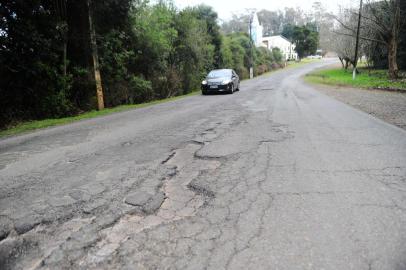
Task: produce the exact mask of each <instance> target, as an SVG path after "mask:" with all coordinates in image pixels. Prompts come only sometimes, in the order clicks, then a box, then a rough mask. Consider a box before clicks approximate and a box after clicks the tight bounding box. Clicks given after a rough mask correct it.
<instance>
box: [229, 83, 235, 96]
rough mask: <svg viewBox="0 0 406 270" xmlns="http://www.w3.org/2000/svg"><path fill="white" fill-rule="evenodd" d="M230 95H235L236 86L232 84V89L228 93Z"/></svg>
mask: <svg viewBox="0 0 406 270" xmlns="http://www.w3.org/2000/svg"><path fill="white" fill-rule="evenodd" d="M228 93H229V94H233V93H234V84H231V89H230V91H229V92H228Z"/></svg>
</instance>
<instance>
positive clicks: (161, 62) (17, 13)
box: [0, 0, 282, 128]
mask: <svg viewBox="0 0 406 270" xmlns="http://www.w3.org/2000/svg"><path fill="white" fill-rule="evenodd" d="M0 16H1V18H2V19H1V20H0V96H1V99H0V128H4V127H7V126H10V125H13V124H14V123H16V122H20V121H25V120H34V119H43V118H60V117H64V116H68V115H77V114H79V113H81V112H83V111H90V110H93V109H94V108H96V102H97V100H96V84H95V78H96V77H97V76H95V72H94V70H95V69H97V67H98V66H99V67H100V73H101V82H102V86H103V91H104V103H105V105H106V106H107V107H113V106H117V105H121V104H134V103H142V102H147V101H151V100H155V99H161V98H166V97H172V96H177V95H181V94H187V93H189V92H191V91H192V90H195V89H198V87H199V83H200V81H201V79H202V78H203V76H204V75H205V74H206V72H207V71H208V70H210V69H213V68H220V67H221V68H226V67H227V68H234V69H235V70H236V71H237V73H239V75H240V76H241V77H242V78H247V76H248V67H249V66H250V64H251V59H253V61H254V62H253V64H254V70H255V74H256V75H259V74H262V73H264V72H266V71H269V70H270V69H272V68H277V67H278V66H279V63H280V62H281V61H282V55H281V53H280V52H279V51H278V50H274V51H272V52H271V51H269V50H267V49H264V48H260V49H258V48H252V47H251V46H250V39H249V37H248V36H247V34H246V33H233V34H230V35H223V34H221V33H220V27H219V25H218V23H217V14H216V13H215V12H214V11H213V10H212V8H211V7H208V6H204V5H200V6H196V7H193V8H186V9H184V10H178V9H177V8H175V7H174V6H173V4H172V3H171V2H167V1H159V2H158V3H157V4H154V5H152V4H150V3H148V2H147V1H145V0H121V1H117V0H104V1H90V0H88V1H73V0H71V1H69V0H32V1H21V0H8V1H0ZM92 27H94V29H95V31H94V33H95V40H96V44H97V47H96V48H97V54H95V53H96V52H95V50H93V49H94V47H92V38H91V37H92V33H93V31H92ZM94 56H96V57H94ZM97 62H98V63H99V65H97ZM95 63H96V64H95Z"/></svg>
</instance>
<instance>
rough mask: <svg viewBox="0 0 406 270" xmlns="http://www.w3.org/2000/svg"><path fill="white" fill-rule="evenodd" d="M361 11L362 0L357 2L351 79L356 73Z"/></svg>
mask: <svg viewBox="0 0 406 270" xmlns="http://www.w3.org/2000/svg"><path fill="white" fill-rule="evenodd" d="M361 13H362V0H360V3H359V14H358V26H357V37H356V40H355V55H354V62H353V65H354V69H353V70H352V79H353V80H355V77H356V75H357V63H358V47H359V34H360V29H361V16H362V15H361Z"/></svg>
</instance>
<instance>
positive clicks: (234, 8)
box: [173, 0, 359, 20]
mask: <svg viewBox="0 0 406 270" xmlns="http://www.w3.org/2000/svg"><path fill="white" fill-rule="evenodd" d="M173 1H174V3H175V5H176V6H177V7H178V8H184V7H187V6H195V5H198V4H201V3H204V4H206V5H209V6H212V7H213V8H214V10H215V11H217V13H218V14H219V17H220V19H222V20H227V19H229V18H230V17H231V14H232V13H241V12H244V11H245V10H246V9H247V8H255V9H257V10H261V9H267V10H278V9H284V8H285V7H300V8H301V9H303V10H304V11H309V10H311V7H312V4H313V2H315V1H316V0H245V1H244V0H234V1H233V0H173ZM319 1H320V2H321V3H322V4H323V6H324V7H326V8H327V9H328V10H330V11H336V10H337V9H338V6H339V5H341V6H343V7H349V6H354V5H357V3H359V0H319Z"/></svg>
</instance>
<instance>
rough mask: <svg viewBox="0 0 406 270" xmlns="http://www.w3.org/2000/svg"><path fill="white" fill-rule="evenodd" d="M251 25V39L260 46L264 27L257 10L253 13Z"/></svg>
mask: <svg viewBox="0 0 406 270" xmlns="http://www.w3.org/2000/svg"><path fill="white" fill-rule="evenodd" d="M250 25H251V39H252V41H253V42H254V44H255V46H257V47H260V46H261V45H262V31H263V27H262V25H261V23H260V22H259V19H258V15H257V13H256V12H255V13H254V14H253V17H252V22H251V24H250ZM249 32H250V29H248V33H249Z"/></svg>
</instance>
